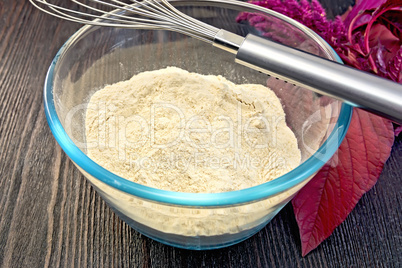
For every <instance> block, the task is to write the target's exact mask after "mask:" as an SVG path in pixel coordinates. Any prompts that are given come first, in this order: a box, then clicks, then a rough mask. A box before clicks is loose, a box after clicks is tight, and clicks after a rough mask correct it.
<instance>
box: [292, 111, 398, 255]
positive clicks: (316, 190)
mask: <svg viewBox="0 0 402 268" xmlns="http://www.w3.org/2000/svg"><path fill="white" fill-rule="evenodd" d="M393 142H394V135H393V125H392V123H391V122H390V121H388V120H386V119H383V118H381V117H378V116H375V115H373V114H370V113H368V112H365V111H363V110H359V109H355V110H354V114H353V117H352V122H351V125H350V128H349V130H348V132H347V134H346V137H345V140H344V141H343V142H342V144H341V146H340V147H339V150H338V152H337V154H338V155H337V156H336V157H335V158H333V159H331V160H330V161H329V162H328V163H326V164H325V166H324V167H323V168H322V169H321V170H320V171H319V172H318V173H317V175H316V176H315V177H314V178H313V179H312V180H311V181H310V182H309V183H308V184H307V185H306V186H305V187H304V188H303V189H302V190H301V191H300V192H299V193H298V194H297V195H296V197H295V198H294V199H293V200H292V204H293V209H294V213H295V216H296V220H297V223H298V225H299V231H300V238H301V243H302V254H303V256H305V255H306V254H307V253H309V252H310V251H311V250H313V249H314V248H316V247H317V246H318V245H319V244H320V243H321V242H322V241H324V240H325V239H326V238H327V237H328V236H330V235H331V233H332V232H333V230H334V229H335V228H336V227H337V226H338V225H340V224H341V223H342V222H343V221H344V220H345V219H346V217H347V215H348V214H349V213H350V212H351V211H352V210H353V208H354V207H355V205H356V204H357V202H358V201H359V199H360V198H361V197H362V195H363V194H364V193H365V192H367V191H368V190H370V189H371V187H373V186H374V184H375V183H376V182H377V179H378V177H379V175H380V173H381V171H382V169H383V166H384V163H385V161H386V160H387V159H388V157H389V155H390V152H391V147H392V144H393Z"/></svg>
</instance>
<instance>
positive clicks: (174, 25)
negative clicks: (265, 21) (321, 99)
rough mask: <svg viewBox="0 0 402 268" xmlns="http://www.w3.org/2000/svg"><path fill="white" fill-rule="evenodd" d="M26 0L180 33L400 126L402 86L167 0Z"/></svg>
mask: <svg viewBox="0 0 402 268" xmlns="http://www.w3.org/2000/svg"><path fill="white" fill-rule="evenodd" d="M29 1H30V2H31V3H32V4H33V5H34V6H36V7H37V8H39V9H40V10H42V11H44V12H46V13H49V14H51V15H53V16H56V17H59V18H62V19H66V20H70V21H74V22H80V23H84V24H91V25H97V26H112V27H124V28H134V29H154V30H158V29H159V30H169V31H175V32H179V33H182V34H185V35H188V36H191V37H194V38H197V39H200V40H202V41H205V42H208V43H211V44H213V45H214V46H216V47H219V48H221V49H224V50H226V51H229V52H231V53H233V54H235V55H236V62H238V63H240V64H242V65H245V66H247V67H250V68H253V69H255V70H258V71H261V72H264V73H266V74H269V75H272V76H274V77H277V78H280V79H282V80H284V81H287V82H290V83H293V84H295V85H298V86H302V87H305V88H308V89H311V90H313V91H315V92H317V93H320V94H323V95H328V96H331V97H333V98H336V99H339V100H342V101H344V102H346V103H348V104H350V105H352V106H354V107H359V108H363V109H365V110H368V111H370V112H373V113H376V114H378V115H381V116H383V117H386V118H389V119H391V120H393V121H394V122H397V123H399V124H402V85H400V84H398V83H394V82H392V81H389V80H386V79H383V78H379V77H377V76H375V75H371V74H368V73H365V72H362V71H359V70H356V69H353V68H349V67H346V66H344V65H342V64H338V63H335V62H333V61H330V60H327V59H323V58H320V57H317V56H314V55H311V54H308V53H305V52H302V51H300V50H296V49H293V48H289V47H287V46H284V45H281V44H278V43H275V42H272V41H269V40H267V39H264V38H261V37H258V36H255V35H252V34H249V35H247V36H246V37H242V36H239V35H236V34H233V33H231V32H229V31H226V30H223V29H218V28H216V27H213V26H211V25H208V24H206V23H203V22H201V21H199V20H196V19H194V18H192V17H190V16H188V15H186V14H183V13H182V12H180V11H179V10H177V9H176V8H175V7H174V6H173V5H172V4H171V3H169V1H167V0H143V1H137V0H128V1H125V2H123V1H122V0H87V1H85V0H81V1H79V0H71V2H74V3H75V4H77V5H79V6H81V7H82V8H85V10H86V11H78V10H73V9H69V8H66V7H62V6H60V5H56V4H52V3H51V2H49V1H46V0H29ZM228 1H229V2H230V0H228ZM127 2H128V3H127ZM112 10H113V12H111V11H112ZM116 11H123V12H116Z"/></svg>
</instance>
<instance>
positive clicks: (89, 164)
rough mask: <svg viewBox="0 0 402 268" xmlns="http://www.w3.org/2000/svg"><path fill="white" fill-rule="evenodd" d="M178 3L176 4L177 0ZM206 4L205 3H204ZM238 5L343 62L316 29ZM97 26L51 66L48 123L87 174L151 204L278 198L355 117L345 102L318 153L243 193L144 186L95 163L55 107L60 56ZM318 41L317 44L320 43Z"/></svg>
mask: <svg viewBox="0 0 402 268" xmlns="http://www.w3.org/2000/svg"><path fill="white" fill-rule="evenodd" d="M174 2H176V1H174ZM185 2H186V3H190V2H191V3H193V4H194V5H197V2H198V3H199V4H200V5H199V6H201V5H203V4H205V3H212V2H216V3H219V4H220V3H222V1H219V0H202V1H185ZM203 2H204V3H203ZM228 5H235V6H240V7H242V8H243V7H247V8H248V9H255V10H258V11H261V12H264V13H267V14H268V15H272V16H275V17H278V18H280V19H283V18H286V19H285V21H286V22H289V23H291V24H293V25H294V26H296V27H297V28H299V29H300V30H302V31H303V32H308V36H315V39H317V40H318V41H319V42H318V43H319V44H320V45H321V47H325V48H326V49H328V51H329V52H330V56H331V57H332V59H334V60H336V61H338V62H340V63H342V61H341V59H340V58H339V56H338V55H337V54H336V52H335V51H334V50H333V49H332V48H331V46H329V44H328V43H326V42H325V41H324V40H323V39H322V38H321V37H319V36H318V35H317V34H315V33H314V32H313V31H312V30H310V29H309V28H307V27H305V26H304V25H302V24H300V23H298V22H296V21H294V20H293V19H291V18H289V17H286V16H284V15H282V14H279V13H277V12H275V11H272V10H269V9H266V8H261V7H259V6H256V5H252V4H248V3H244V2H237V1H236V2H234V1H230V0H229V1H226V2H225V6H226V7H227V6H228ZM92 27H93V26H90V25H86V26H83V27H82V28H81V29H79V30H78V31H77V32H75V33H74V34H73V35H72V36H71V37H70V38H69V39H68V40H67V41H66V42H65V43H64V45H63V46H62V47H61V48H60V50H59V51H58V52H57V54H56V56H55V57H54V59H53V61H52V63H51V64H50V67H49V69H48V72H47V75H46V79H45V85H44V108H45V114H46V119H47V121H48V124H49V127H50V129H51V131H52V133H53V135H54V137H55V139H56V141H57V142H58V143H59V145H60V147H61V148H62V149H63V150H64V152H65V153H66V154H67V155H68V156H69V158H70V159H71V160H72V161H73V162H74V163H75V164H76V165H78V166H79V167H80V168H82V169H83V170H84V171H85V172H87V173H88V174H90V175H91V176H93V177H94V178H96V179H97V180H100V181H101V182H103V183H105V184H107V185H109V186H111V187H113V188H115V189H117V190H120V191H122V192H125V193H127V194H130V195H133V196H136V197H139V198H142V199H146V200H148V201H153V202H159V203H165V204H172V205H180V206H186V207H222V206H233V205H238V204H245V203H250V202H256V201H258V200H262V199H266V198H268V197H271V196H275V195H277V194H280V193H281V192H284V191H286V190H288V189H290V188H292V187H294V186H296V185H298V184H300V183H302V182H304V181H305V180H306V179H307V178H309V177H310V176H312V175H313V174H314V173H315V172H317V171H318V170H319V169H320V168H321V167H322V166H323V165H324V164H325V163H326V162H327V161H328V160H329V159H330V158H331V157H332V156H333V154H334V153H335V152H336V151H337V149H338V147H339V145H340V144H341V142H342V140H343V138H344V137H345V135H346V132H347V129H348V127H349V124H350V120H351V116H352V107H351V106H350V105H348V104H346V103H342V105H341V109H340V112H339V117H338V120H337V122H336V124H335V126H334V129H333V131H332V132H331V134H330V135H329V136H328V138H327V140H326V141H325V142H324V143H323V145H322V146H321V147H320V148H319V149H318V150H317V152H316V153H315V154H314V155H312V156H310V157H309V158H308V159H307V160H306V161H304V162H303V163H302V164H300V165H299V166H297V167H296V168H295V169H293V170H291V171H290V172H288V173H286V174H284V175H282V176H280V177H278V178H276V179H274V180H272V181H268V182H265V183H263V184H260V185H257V186H253V187H249V188H246V189H242V190H236V191H230V192H221V193H185V192H173V191H167V190H161V189H156V188H152V187H149V186H145V185H141V184H138V183H135V182H132V181H129V180H126V179H124V178H122V177H120V176H118V175H116V174H114V173H112V172H110V171H108V170H106V169H105V168H103V167H101V166H100V165H98V164H97V163H95V162H94V161H93V160H91V159H90V158H89V157H88V156H87V155H86V154H85V153H84V152H83V151H81V150H80V149H79V148H78V147H77V146H76V145H75V144H74V142H73V141H72V140H71V139H70V137H69V136H68V134H67V133H66V131H65V130H64V128H63V126H62V124H61V122H60V119H59V117H58V115H57V112H56V108H55V105H54V98H53V77H54V70H55V66H56V64H57V62H58V60H59V58H60V56H61V55H62V54H63V53H65V51H67V50H68V48H69V47H70V45H71V44H72V43H73V42H74V40H76V39H77V38H78V37H79V36H80V35H81V34H82V33H85V32H86V31H87V30H88V29H90V28H92ZM317 40H316V41H317Z"/></svg>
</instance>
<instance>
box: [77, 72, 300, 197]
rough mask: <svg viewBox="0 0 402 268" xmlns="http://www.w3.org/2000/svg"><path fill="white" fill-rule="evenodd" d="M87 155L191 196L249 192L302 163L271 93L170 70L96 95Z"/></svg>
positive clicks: (136, 178)
mask: <svg viewBox="0 0 402 268" xmlns="http://www.w3.org/2000/svg"><path fill="white" fill-rule="evenodd" d="M85 124H86V139H87V144H88V148H87V153H88V156H89V157H90V158H91V159H93V160H94V161H95V162H97V163H98V164H99V165H101V166H103V167H104V168H106V169H108V170H110V171H111V172H113V173H115V174H117V175H119V176H121V177H123V178H125V179H127V180H131V181H134V182H137V183H140V184H143V185H147V186H150V187H154V188H158V189H163V190H170V191H178V192H191V193H214V192H225V191H233V190H239V189H244V188H248V187H251V186H255V185H258V184H261V183H264V182H267V181H270V180H272V179H274V178H276V177H278V176H280V175H283V174H284V173H286V172H288V171H290V170H291V169H293V168H295V167H296V166H297V165H298V164H299V163H300V159H301V156H300V150H299V149H298V147H297V140H296V137H295V135H294V134H293V133H292V131H291V130H290V129H289V128H288V127H287V126H286V123H285V114H284V111H283V109H282V106H281V104H280V101H279V99H278V98H277V97H276V95H275V94H274V93H273V92H272V91H271V90H269V89H268V88H267V87H264V86H262V85H252V84H244V85H235V84H234V83H232V82H230V81H228V80H226V79H225V78H223V77H221V76H211V75H208V76H205V75H201V74H197V73H189V72H187V71H185V70H182V69H179V68H176V67H168V68H166V69H161V70H157V71H150V72H143V73H140V74H138V75H135V76H134V77H132V78H131V79H130V80H127V81H122V82H119V83H116V84H113V85H108V86H106V87H105V88H103V89H101V90H99V91H97V92H95V94H94V95H93V96H92V97H91V99H90V102H89V104H88V108H87V111H86V121H85Z"/></svg>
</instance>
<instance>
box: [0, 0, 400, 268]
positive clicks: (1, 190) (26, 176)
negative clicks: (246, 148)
mask: <svg viewBox="0 0 402 268" xmlns="http://www.w3.org/2000/svg"><path fill="white" fill-rule="evenodd" d="M328 3H330V4H331V3H332V4H333V2H331V1H328ZM78 27H79V25H76V24H73V23H69V22H64V21H61V20H58V19H54V18H52V17H50V16H47V15H45V14H42V13H40V12H39V11H38V10H36V9H34V8H33V7H32V6H31V5H30V4H29V2H28V1H14V0H2V1H1V2H0V265H1V267H76V266H79V267H99V266H105V267H401V265H402V249H401V244H402V232H401V231H402V230H401V225H400V222H401V211H400V207H401V205H402V204H401V195H400V193H401V190H402V189H401V188H402V186H401V183H400V179H401V177H402V171H401V164H400V162H401V161H402V138H399V139H397V140H396V142H395V145H394V148H393V152H392V154H391V157H390V159H389V160H388V162H387V164H386V166H385V168H384V171H383V173H382V175H381V177H380V179H379V181H378V183H377V185H376V186H375V187H374V188H373V189H372V190H371V191H370V192H369V193H367V194H366V195H364V196H363V198H362V200H361V201H360V202H359V203H358V205H357V207H356V208H355V210H354V211H353V212H352V213H351V214H350V215H349V216H348V218H347V219H346V221H345V222H344V223H343V224H342V225H341V226H339V227H338V228H337V229H336V230H335V232H334V233H333V235H332V236H331V237H330V238H328V239H327V240H326V241H325V242H324V243H322V245H320V246H319V247H318V248H317V249H316V250H314V251H313V252H312V253H310V254H309V255H308V256H307V257H305V258H302V257H301V253H300V252H301V249H300V241H299V235H298V229H297V224H296V222H295V220H294V217H293V212H292V208H291V206H286V207H285V209H284V210H283V211H281V212H280V214H279V215H278V216H277V217H275V218H274V220H273V221H272V222H271V223H270V224H268V225H267V226H266V228H264V229H263V230H262V231H260V232H259V233H258V234H256V235H255V236H253V237H252V238H250V239H248V240H246V241H244V242H242V243H240V244H237V245H234V246H231V247H228V248H225V249H220V250H212V251H188V250H182V249H176V248H173V247H169V246H165V245H163V244H160V243H158V242H155V241H153V240H151V239H149V238H146V237H144V236H143V235H141V234H139V233H138V232H136V231H134V230H133V229H131V228H130V227H128V226H127V225H126V224H125V223H123V222H122V221H121V220H120V219H119V218H118V217H117V216H116V215H115V214H114V213H113V212H112V211H110V209H109V208H108V207H107V206H106V204H105V203H104V202H103V201H102V200H101V199H100V197H99V196H98V195H97V194H96V193H95V192H94V190H93V189H92V188H91V187H90V185H89V184H88V183H87V182H86V180H85V179H84V177H83V176H82V175H81V174H80V173H79V171H78V170H77V169H76V168H75V167H74V166H73V164H72V163H71V162H70V161H69V160H68V158H67V157H66V155H65V154H64V152H62V150H61V149H60V147H59V146H58V145H57V143H56V141H55V140H54V138H53V136H52V134H51V132H50V129H49V128H48V126H47V122H46V118H45V115H44V111H43V101H42V87H43V81H44V79H45V74H46V69H47V67H48V66H49V64H50V62H51V60H52V58H53V56H54V55H55V54H56V52H57V50H58V49H59V48H60V47H61V45H62V44H63V42H65V41H66V40H67V38H68V36H70V35H71V34H72V33H73V32H74V31H75V30H76V29H78Z"/></svg>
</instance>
